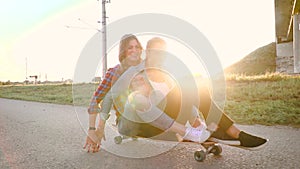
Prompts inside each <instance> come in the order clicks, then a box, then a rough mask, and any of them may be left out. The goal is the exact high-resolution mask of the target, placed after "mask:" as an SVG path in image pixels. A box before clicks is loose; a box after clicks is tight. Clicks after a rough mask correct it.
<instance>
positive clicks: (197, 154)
mask: <svg viewBox="0 0 300 169" xmlns="http://www.w3.org/2000/svg"><path fill="white" fill-rule="evenodd" d="M194 158H195V160H196V161H198V162H202V161H204V160H205V158H206V153H205V152H204V151H203V150H200V151H196V152H195V153H194Z"/></svg>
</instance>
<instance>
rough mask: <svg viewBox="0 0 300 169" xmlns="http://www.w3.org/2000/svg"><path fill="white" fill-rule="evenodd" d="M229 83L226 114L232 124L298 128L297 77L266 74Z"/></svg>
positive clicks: (299, 100) (299, 94)
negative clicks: (234, 121)
mask: <svg viewBox="0 0 300 169" xmlns="http://www.w3.org/2000/svg"><path fill="white" fill-rule="evenodd" d="M230 79H231V80H229V81H227V91H226V94H227V102H226V105H225V111H226V112H228V114H229V116H230V117H232V118H233V119H234V120H236V121H237V122H239V123H244V124H264V125H274V124H280V125H292V126H300V76H288V75H282V76H280V74H274V75H270V74H267V75H266V76H263V75H261V76H242V77H238V76H237V77H235V78H232V77H230ZM233 79H236V80H233Z"/></svg>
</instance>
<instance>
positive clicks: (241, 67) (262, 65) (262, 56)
mask: <svg viewBox="0 0 300 169" xmlns="http://www.w3.org/2000/svg"><path fill="white" fill-rule="evenodd" d="M275 70H276V45H275V42H273V43H270V44H268V45H266V46H263V47H260V48H258V49H257V50H255V51H253V52H251V53H250V54H248V55H247V56H246V57H244V58H243V59H242V60H240V61H239V62H237V63H235V64H233V65H232V66H230V67H228V68H226V69H225V73H226V74H244V75H259V74H265V73H266V72H275Z"/></svg>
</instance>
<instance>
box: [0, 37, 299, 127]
mask: <svg viewBox="0 0 300 169" xmlns="http://www.w3.org/2000/svg"><path fill="white" fill-rule="evenodd" d="M275 58H276V55H275V43H270V44H268V45H266V46H263V47H261V48H258V49H257V50H255V51H253V52H251V53H250V54H248V55H247V56H246V57H245V58H243V59H242V60H240V61H239V62H237V63H236V64H233V65H232V66H230V67H228V68H226V69H225V74H226V102H225V112H226V113H227V114H229V116H230V117H231V118H232V119H234V120H235V121H236V122H237V123H240V124H263V125H290V126H294V127H300V75H286V74H280V73H275V68H276V63H275ZM96 87H97V84H95V83H82V84H75V85H72V84H38V85H23V84H21V83H11V82H3V83H0V97H2V98H9V99H19V100H29V101H38V102H46V103H55V104H73V105H75V106H84V107H87V106H88V105H89V102H90V99H91V96H92V95H93V92H94V91H95V90H96Z"/></svg>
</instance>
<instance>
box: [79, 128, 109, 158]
mask: <svg viewBox="0 0 300 169" xmlns="http://www.w3.org/2000/svg"><path fill="white" fill-rule="evenodd" d="M102 139H104V140H105V134H104V128H97V130H89V131H88V135H87V137H86V141H85V145H84V146H83V148H84V149H87V152H93V153H95V152H98V151H99V150H100V146H101V140H102Z"/></svg>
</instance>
